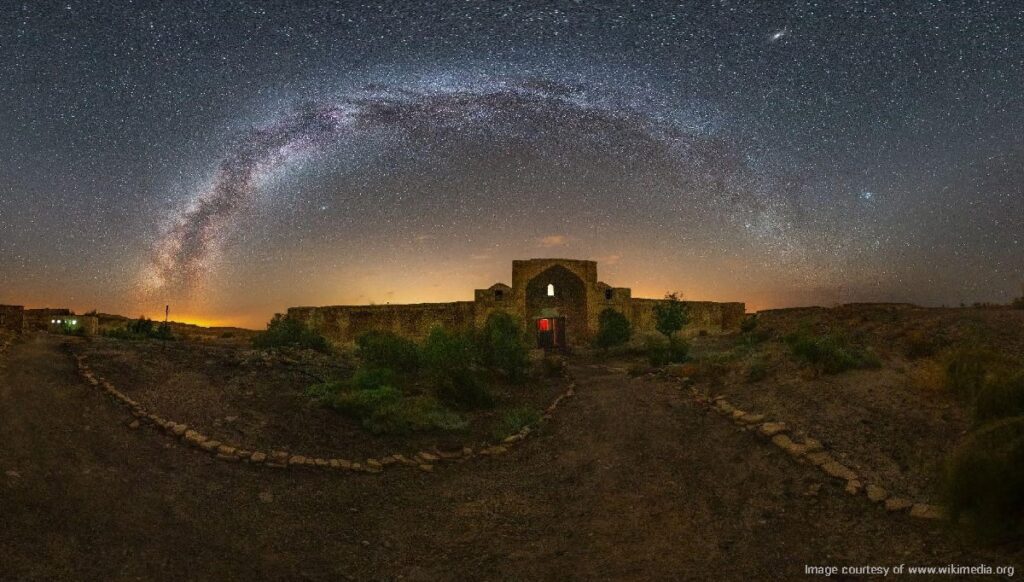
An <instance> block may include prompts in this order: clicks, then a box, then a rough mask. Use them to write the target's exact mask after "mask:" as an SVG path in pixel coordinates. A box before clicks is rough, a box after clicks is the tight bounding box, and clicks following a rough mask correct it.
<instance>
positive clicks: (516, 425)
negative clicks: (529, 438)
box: [491, 407, 540, 440]
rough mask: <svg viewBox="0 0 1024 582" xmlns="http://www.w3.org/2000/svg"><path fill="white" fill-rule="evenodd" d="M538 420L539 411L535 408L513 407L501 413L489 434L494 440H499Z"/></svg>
mask: <svg viewBox="0 0 1024 582" xmlns="http://www.w3.org/2000/svg"><path fill="white" fill-rule="evenodd" d="M538 422H540V413H538V412H537V411H536V410H534V409H532V408H525V407H521V408H513V409H511V410H507V411H506V412H505V414H502V415H501V419H499V420H498V423H497V424H496V425H495V427H494V429H493V430H492V431H491V436H492V437H494V439H495V440H501V439H504V438H505V437H508V436H511V435H513V434H516V433H517V432H519V431H521V430H523V428H525V427H527V426H532V425H534V424H537V423H538Z"/></svg>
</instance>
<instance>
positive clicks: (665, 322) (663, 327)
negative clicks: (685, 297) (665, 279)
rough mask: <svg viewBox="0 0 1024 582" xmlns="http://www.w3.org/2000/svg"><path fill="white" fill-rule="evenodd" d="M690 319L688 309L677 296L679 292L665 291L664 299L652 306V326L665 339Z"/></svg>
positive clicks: (670, 336)
mask: <svg viewBox="0 0 1024 582" xmlns="http://www.w3.org/2000/svg"><path fill="white" fill-rule="evenodd" d="M689 321H690V311H689V309H688V308H687V306H686V304H685V303H683V302H682V300H680V298H679V293H676V292H673V293H666V294H665V300H664V301H660V302H658V304H657V305H655V306H654V328H655V329H656V330H658V333H660V334H662V335H664V336H665V338H666V339H672V334H674V333H676V332H677V331H679V330H681V329H683V327H684V326H685V325H686V324H687V323H688V322H689Z"/></svg>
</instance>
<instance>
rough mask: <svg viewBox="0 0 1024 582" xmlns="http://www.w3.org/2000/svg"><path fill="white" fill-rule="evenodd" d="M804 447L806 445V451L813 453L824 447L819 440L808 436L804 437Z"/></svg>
mask: <svg viewBox="0 0 1024 582" xmlns="http://www.w3.org/2000/svg"><path fill="white" fill-rule="evenodd" d="M804 447H806V449H807V452H808V453H815V452H818V451H821V450H824V449H825V447H823V446H822V445H821V441H819V440H818V439H812V438H810V437H808V438H805V439H804Z"/></svg>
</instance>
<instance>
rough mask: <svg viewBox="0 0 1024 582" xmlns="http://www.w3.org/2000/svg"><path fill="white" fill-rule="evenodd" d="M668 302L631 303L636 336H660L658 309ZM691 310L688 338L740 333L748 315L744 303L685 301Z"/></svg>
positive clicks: (683, 331)
mask: <svg viewBox="0 0 1024 582" xmlns="http://www.w3.org/2000/svg"><path fill="white" fill-rule="evenodd" d="M664 302H665V300H664V299H638V298H635V297H634V298H633V299H632V300H631V301H630V311H631V316H630V318H629V319H630V321H631V322H632V323H633V333H634V334H637V335H644V334H650V333H657V332H658V330H657V329H656V328H655V327H654V325H655V318H654V307H655V306H656V305H658V304H659V303H664ZM683 303H684V304H686V307H687V309H688V310H689V315H690V320H689V323H687V324H686V327H684V328H683V330H682V334H683V335H685V336H692V335H697V334H698V333H700V332H702V331H704V332H707V333H721V332H728V331H737V330H739V328H740V322H742V321H743V317H744V314H745V312H746V307H745V304H743V303H717V302H714V301H683Z"/></svg>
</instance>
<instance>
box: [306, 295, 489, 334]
mask: <svg viewBox="0 0 1024 582" xmlns="http://www.w3.org/2000/svg"><path fill="white" fill-rule="evenodd" d="M288 317H290V318H294V319H298V320H300V321H303V322H305V323H306V324H307V325H309V326H310V327H312V328H314V329H317V330H319V331H320V333H322V334H324V336H325V337H327V339H329V340H331V341H333V342H335V343H350V342H353V341H355V339H356V338H357V337H359V336H360V335H361V334H363V333H365V332H367V331H370V330H381V331H391V332H394V333H397V334H399V335H402V336H405V337H410V338H414V339H422V338H424V337H426V335H427V333H429V332H430V328H432V327H434V326H441V327H444V328H447V329H451V330H469V329H472V328H473V327H474V325H475V323H476V311H475V309H474V303H473V302H472V301H455V302H452V303H416V304H411V305H359V306H355V305H332V306H327V307H291V308H289V309H288Z"/></svg>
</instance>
